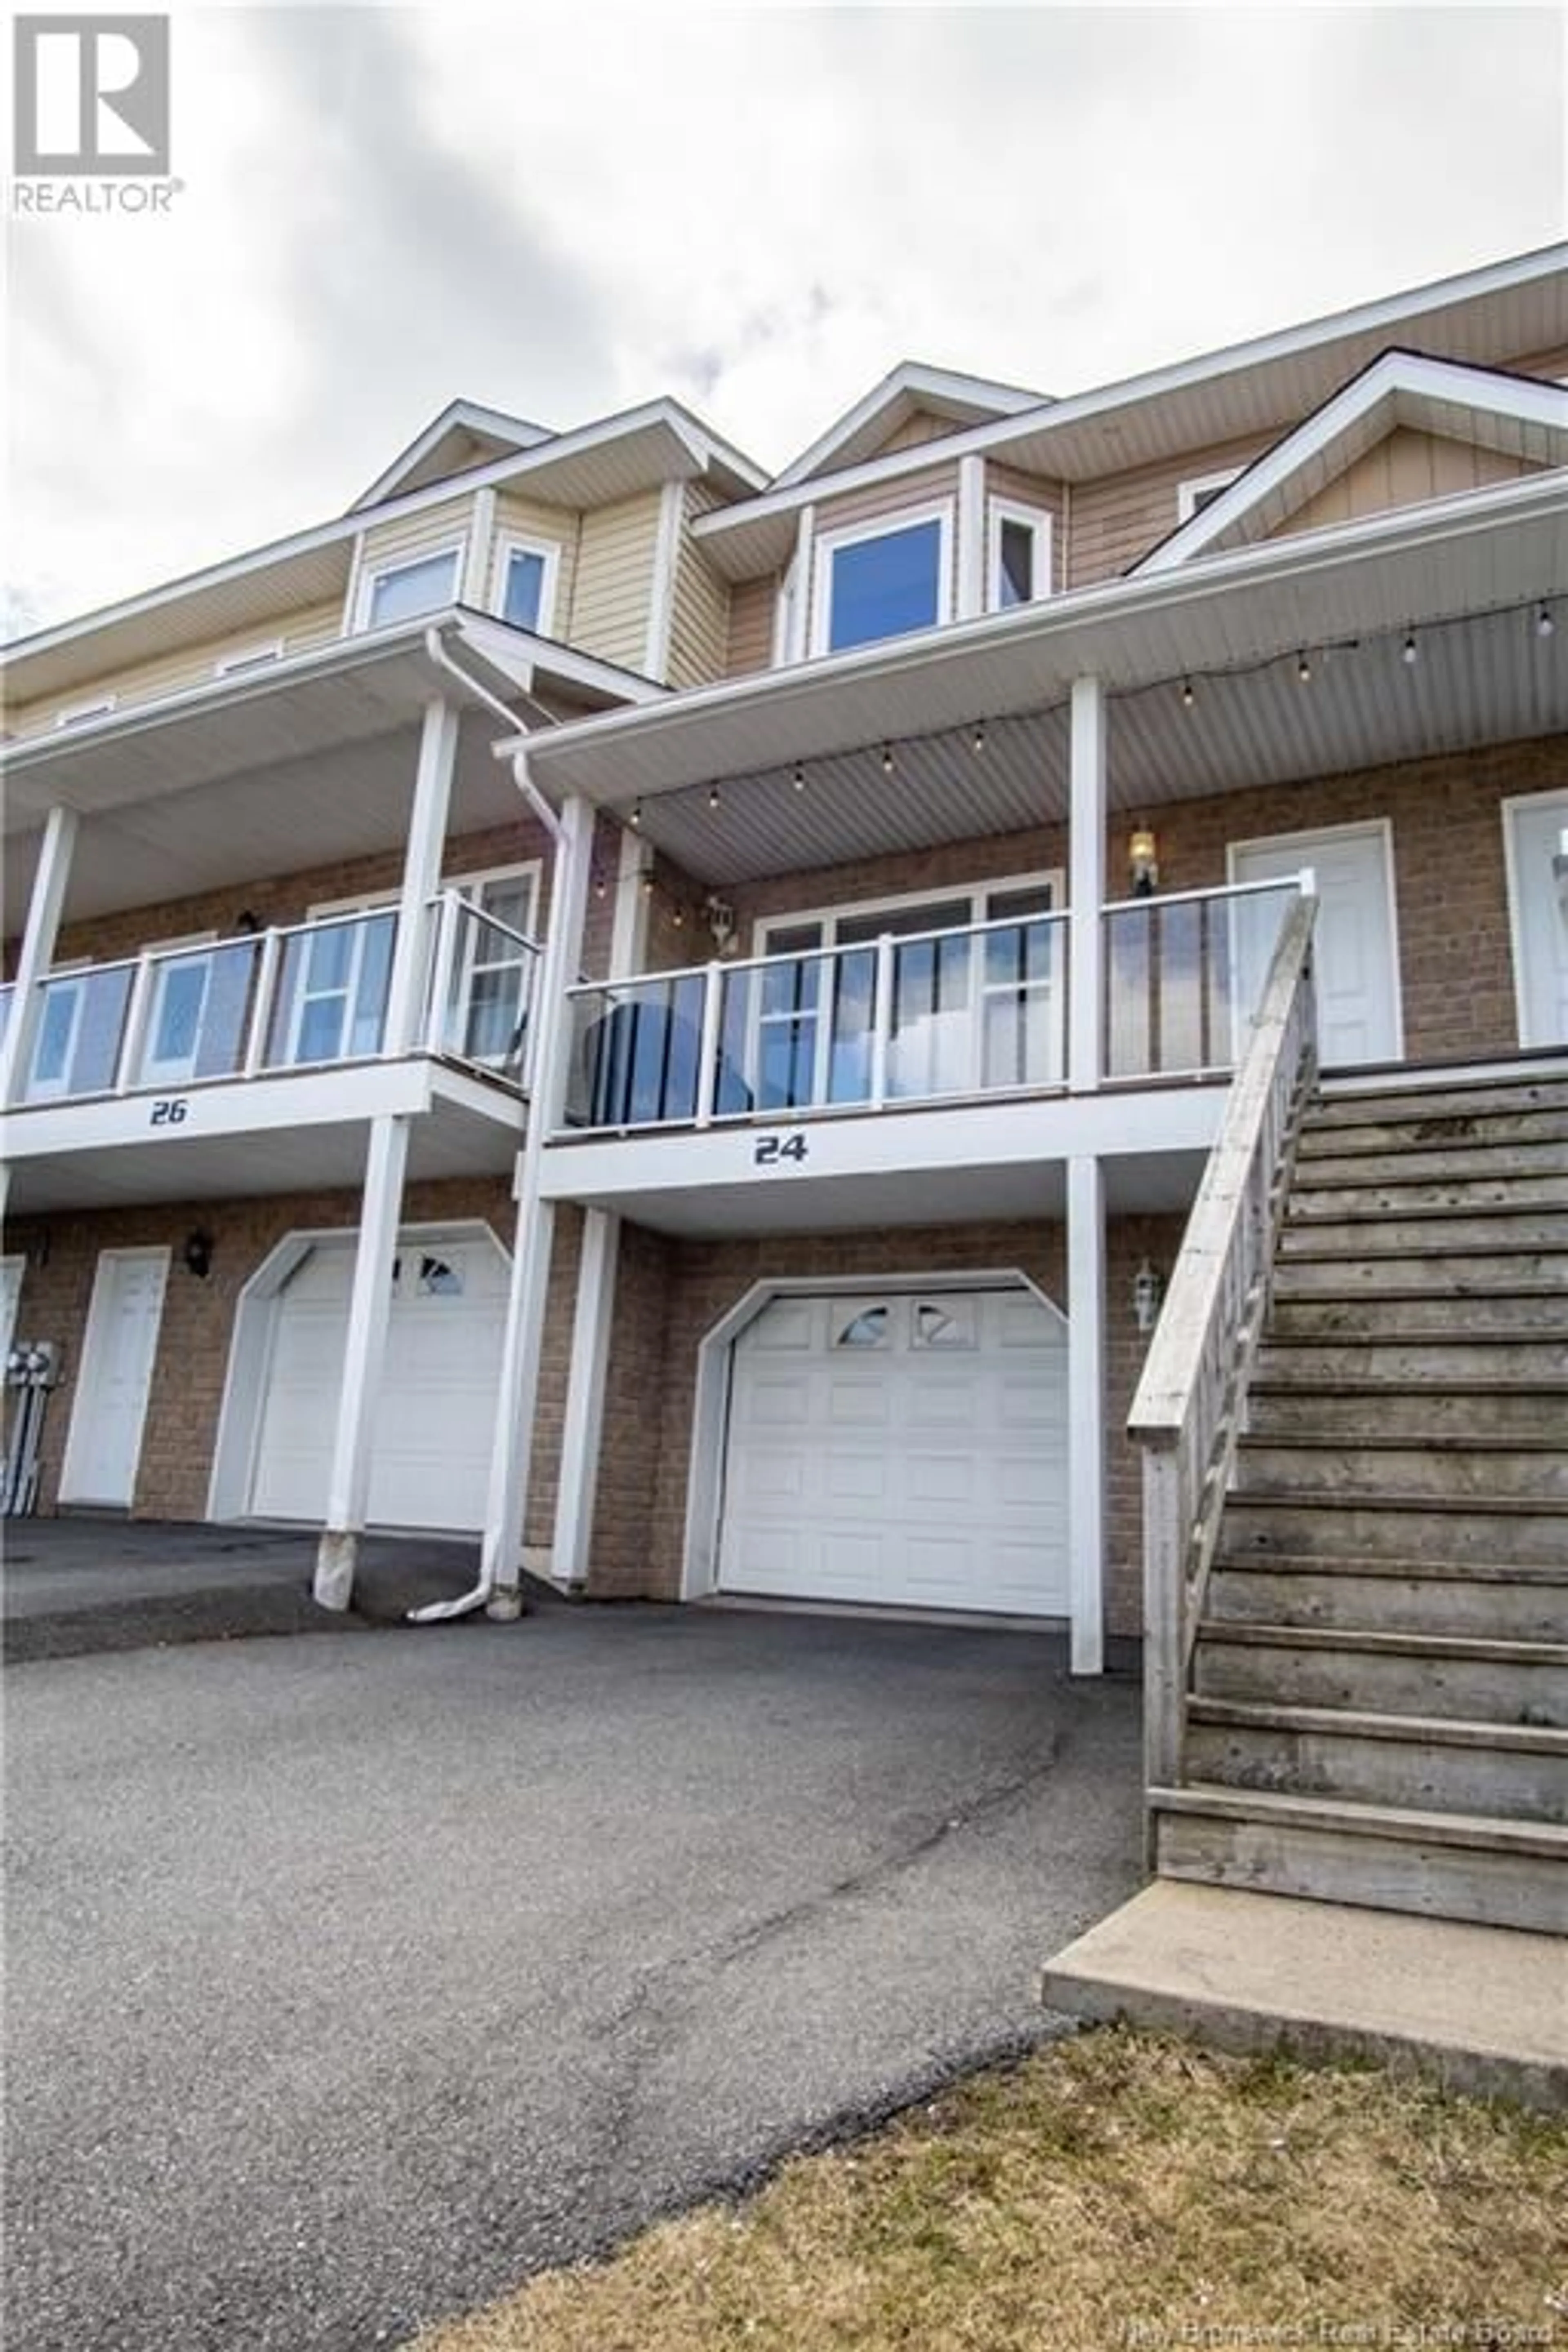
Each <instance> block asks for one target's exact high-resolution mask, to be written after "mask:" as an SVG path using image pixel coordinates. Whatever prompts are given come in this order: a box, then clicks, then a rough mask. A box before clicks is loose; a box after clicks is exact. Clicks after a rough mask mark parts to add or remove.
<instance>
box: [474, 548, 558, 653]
mask: <svg viewBox="0 0 1568 2352" xmlns="http://www.w3.org/2000/svg"><path fill="white" fill-rule="evenodd" d="M514 555H537V556H538V557H539V559H540V562H541V563H542V565H543V573H542V578H541V580H540V583H539V617H538V619H537V620H536V621H534V622H533V623H532V624H531V625H529V624H527V623H525V622H522V621H508V620H507V618H506V591H507V574H508V572H510V570H511V560H512V557H513V556H514ZM560 577H561V546H560V542H559V541H557V540H552V539H535V538H534V537H532V535H531V533H530V532H528V531H525V530H513V529H512V528H511V525H510V523H503V524H502V525H501V526H500V530H498V531H497V532H496V534H495V551H494V555H493V558H492V561H491V564H490V585H489V595H488V596H487V597H486V598H485V602H486V604H488V605H489V609H490V611H491V612H492V613H493V614H495V615H496V618H497V619H498V620H500V621H503V622H505V623H506V626H507V627H508V628H509V629H526V630H527V633H528V634H529V635H531V636H536V637H547V636H548V635H550V632H551V629H552V626H553V625H554V621H555V595H556V589H557V585H558V583H559V581H560Z"/></svg>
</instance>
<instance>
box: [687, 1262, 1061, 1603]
mask: <svg viewBox="0 0 1568 2352" xmlns="http://www.w3.org/2000/svg"><path fill="white" fill-rule="evenodd" d="M926 1290H963V1291H976V1290H989V1291H998V1290H1000V1291H1005V1290H1024V1291H1027V1292H1028V1293H1029V1294H1030V1296H1031V1297H1034V1298H1036V1299H1037V1300H1038V1301H1039V1303H1040V1305H1041V1306H1042V1307H1045V1308H1046V1309H1047V1311H1048V1312H1049V1313H1050V1314H1051V1315H1052V1316H1054V1317H1055V1318H1056V1320H1057V1321H1058V1323H1059V1324H1060V1326H1061V1328H1062V1330H1063V1332H1064V1334H1065V1333H1066V1330H1067V1327H1068V1318H1067V1317H1066V1315H1065V1314H1064V1313H1063V1312H1062V1309H1061V1308H1060V1307H1058V1304H1057V1302H1056V1300H1055V1299H1054V1298H1052V1297H1049V1296H1048V1295H1047V1293H1046V1292H1045V1291H1044V1290H1042V1289H1041V1288H1040V1286H1039V1284H1038V1283H1037V1282H1035V1281H1034V1280H1032V1279H1031V1277H1030V1276H1028V1275H1026V1273H1024V1271H1023V1270H1022V1268H1021V1267H1018V1266H1006V1267H992V1268H986V1269H983V1270H981V1271H978V1272H977V1271H975V1270H973V1269H972V1268H971V1267H968V1266H954V1267H948V1268H942V1267H929V1266H928V1267H926V1268H924V1269H922V1271H921V1272H920V1273H918V1274H880V1273H875V1274H873V1273H860V1274H846V1275H789V1276H779V1277H777V1278H776V1279H773V1280H771V1281H763V1282H757V1283H753V1284H752V1287H751V1288H750V1289H749V1290H748V1291H746V1293H745V1294H744V1296H743V1297H741V1298H740V1299H739V1300H737V1302H736V1304H735V1305H734V1306H733V1307H731V1309H730V1311H729V1313H728V1314H726V1315H723V1316H721V1318H720V1319H719V1321H718V1322H717V1323H715V1324H714V1325H713V1327H712V1328H711V1329H710V1331H709V1332H708V1333H707V1334H706V1336H705V1337H704V1338H703V1339H702V1340H701V1341H700V1345H699V1347H698V1351H697V1393H696V1399H695V1407H694V1412H693V1416H692V1432H691V1463H690V1471H689V1477H688V1481H687V1490H686V1491H687V1503H686V1537H685V1546H684V1556H683V1559H682V1563H681V1584H680V1592H681V1598H682V1600H684V1601H700V1600H702V1599H704V1598H706V1596H707V1595H708V1594H710V1593H711V1592H714V1591H717V1590H718V1585H719V1548H720V1522H721V1514H722V1510H723V1502H724V1464H725V1457H726V1452H727V1448H728V1444H729V1420H730V1365H731V1349H732V1347H733V1346H734V1343H735V1341H736V1340H737V1339H739V1338H740V1336H741V1334H742V1331H744V1330H745V1329H746V1328H748V1326H749V1325H751V1324H752V1323H754V1322H755V1320H756V1318H757V1317H758V1316H759V1315H761V1314H762V1313H763V1310H764V1309H765V1308H767V1307H771V1306H772V1305H773V1302H774V1301H775V1299H780V1298H790V1297H795V1298H800V1297H808V1298H835V1297H863V1296H865V1295H866V1294H867V1293H868V1292H870V1291H877V1292H879V1293H884V1292H885V1293H889V1294H897V1295H899V1296H907V1295H909V1294H910V1292H914V1291H926Z"/></svg>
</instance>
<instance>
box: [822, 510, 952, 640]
mask: <svg viewBox="0 0 1568 2352" xmlns="http://www.w3.org/2000/svg"><path fill="white" fill-rule="evenodd" d="M931 522H934V523H935V524H936V526H937V552H936V617H935V619H934V620H931V621H923V622H921V625H920V626H919V627H918V628H915V629H896V630H893V631H890V632H889V635H887V636H881V637H868V638H866V639H865V640H864V641H863V642H862V643H861V644H859V645H857V646H831V645H830V644H829V642H828V640H829V638H830V636H831V635H832V631H833V562H834V558H835V557H836V556H837V555H841V554H843V553H844V552H845V551H846V550H847V549H848V548H851V547H865V546H868V544H869V543H870V542H871V541H873V540H878V539H894V538H896V537H897V536H898V534H899V533H900V531H906V530H921V528H922V527H923V526H924V525H925V524H927V523H931ZM952 531H953V501H952V499H951V498H946V499H928V500H926V501H925V503H924V504H923V505H921V506H917V507H907V508H904V509H901V510H900V512H899V513H898V514H892V515H879V516H878V518H877V520H875V521H874V522H847V523H840V524H839V525H838V527H837V530H819V531H817V532H816V537H815V540H814V541H813V548H812V571H813V581H812V598H811V639H810V644H811V651H812V653H813V654H814V655H820V654H828V653H838V654H845V653H863V652H864V651H865V650H866V647H867V646H883V645H888V644H889V643H891V642H893V641H895V640H896V639H898V638H900V637H917V636H924V635H927V633H928V632H929V631H930V630H931V629H940V628H944V627H945V626H946V625H947V623H948V622H949V621H951V619H952Z"/></svg>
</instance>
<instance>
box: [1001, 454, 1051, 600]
mask: <svg viewBox="0 0 1568 2352" xmlns="http://www.w3.org/2000/svg"><path fill="white" fill-rule="evenodd" d="M985 499H986V508H985V533H986V536H985V544H986V550H987V562H989V560H990V557H989V551H990V545H991V504H990V502H991V500H992V499H1005V500H1006V501H1007V503H1008V505H1009V506H1015V507H1035V508H1037V509H1038V510H1039V512H1040V513H1041V514H1048V515H1049V516H1050V518H1051V589H1052V593H1059V592H1060V590H1061V589H1063V588H1064V587H1065V586H1066V585H1067V530H1066V526H1065V523H1064V520H1063V518H1064V516H1065V514H1066V511H1067V500H1066V498H1065V496H1064V494H1063V491H1062V486H1061V484H1060V483H1059V482H1047V481H1042V479H1041V478H1040V477H1039V475H1038V474H1020V473H1018V472H1017V471H1016V469H1015V468H1014V467H1011V466H993V465H987V467H986V468H985ZM987 584H988V585H989V583H987Z"/></svg>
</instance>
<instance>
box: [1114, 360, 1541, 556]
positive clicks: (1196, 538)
mask: <svg viewBox="0 0 1568 2352" xmlns="http://www.w3.org/2000/svg"><path fill="white" fill-rule="evenodd" d="M1428 408H1430V409H1431V410H1432V411H1434V412H1436V415H1437V416H1438V417H1441V418H1443V419H1444V420H1446V421H1445V423H1444V424H1443V425H1442V427H1441V429H1442V430H1443V431H1445V432H1446V434H1447V436H1448V437H1450V438H1452V437H1454V436H1455V425H1454V421H1453V412H1454V411H1455V410H1456V409H1463V410H1466V411H1468V412H1470V413H1472V414H1474V415H1482V416H1486V415H1490V416H1503V417H1507V418H1508V419H1509V420H1510V423H1513V424H1515V425H1520V426H1521V427H1523V428H1526V429H1529V430H1532V431H1533V432H1534V433H1536V434H1537V435H1539V436H1552V434H1560V435H1563V436H1568V393H1564V392H1563V391H1562V390H1560V389H1559V387H1558V386H1557V385H1555V384H1552V383H1541V382H1539V381H1537V380H1536V379H1535V378H1534V377H1527V376H1511V375H1505V374H1501V373H1499V372H1497V371H1496V370H1494V369H1490V368H1485V367H1475V366H1471V365H1470V364H1468V362H1462V361H1458V360H1435V359H1426V358H1424V357H1421V356H1420V355H1418V354H1417V353H1415V352H1384V354H1383V357H1382V358H1381V359H1378V360H1374V361H1373V363H1372V365H1371V366H1370V367H1367V368H1363V370H1362V372H1361V373H1360V374H1359V375H1357V376H1352V379H1351V381H1350V383H1347V384H1346V385H1344V386H1343V388H1342V390H1341V391H1339V392H1337V393H1335V394H1334V395H1333V397H1332V398H1331V399H1330V400H1326V401H1325V402H1324V403H1323V404H1322V406H1321V408H1319V409H1317V410H1315V411H1314V412H1313V414H1312V415H1310V416H1309V417H1308V418H1307V419H1306V421H1305V422H1304V423H1303V424H1301V425H1298V426H1297V427H1296V429H1295V431H1294V432H1291V433H1287V434H1286V436H1285V437H1284V439H1283V440H1281V441H1277V442H1276V443H1275V445H1274V446H1273V448H1271V449H1268V450H1266V451H1265V452H1264V454H1263V455H1262V457H1258V458H1256V459H1255V460H1254V461H1253V463H1252V464H1251V465H1250V466H1247V467H1243V468H1242V469H1241V470H1240V472H1239V473H1238V475H1237V478H1236V480H1235V481H1233V482H1232V483H1231V485H1230V487H1229V488H1228V489H1225V490H1222V491H1221V492H1220V494H1219V496H1218V498H1216V499H1211V500H1210V502H1209V504H1208V505H1207V506H1206V507H1203V508H1200V509H1199V510H1198V511H1197V512H1196V513H1195V514H1194V516H1193V517H1192V519H1191V520H1190V521H1186V522H1184V523H1182V524H1181V525H1180V527H1179V528H1178V529H1177V530H1175V531H1173V533H1172V534H1171V536H1170V537H1169V538H1168V539H1164V540H1163V541H1161V542H1160V544H1159V546H1158V547H1156V548H1153V549H1152V551H1150V553H1149V554H1147V555H1145V556H1144V557H1143V558H1142V561H1141V562H1138V563H1136V564H1134V565H1133V567H1132V576H1133V577H1135V578H1137V577H1148V576H1149V575H1151V574H1152V573H1157V572H1169V571H1172V570H1173V569H1174V568H1175V567H1176V566H1177V565H1178V564H1182V563H1185V562H1189V561H1190V559H1191V558H1192V557H1194V556H1195V555H1202V554H1203V553H1204V552H1205V551H1206V550H1208V549H1211V548H1213V547H1215V545H1216V543H1217V542H1218V541H1221V540H1222V539H1224V538H1225V536H1226V533H1227V532H1228V531H1230V530H1233V529H1234V528H1235V527H1236V526H1237V524H1239V523H1240V522H1242V521H1243V520H1245V518H1246V517H1247V515H1249V514H1254V513H1256V512H1258V510H1260V509H1267V508H1268V504H1269V501H1270V500H1271V499H1284V497H1285V495H1286V493H1287V490H1288V486H1289V483H1290V481H1291V480H1292V478H1294V477H1296V476H1298V475H1300V474H1301V473H1302V472H1303V471H1304V470H1305V469H1306V468H1307V467H1309V466H1310V465H1311V463H1312V461H1313V460H1314V459H1315V458H1318V457H1323V456H1324V455H1325V454H1326V453H1327V452H1328V451H1329V450H1330V449H1331V447H1332V446H1333V445H1334V443H1335V442H1336V441H1339V440H1341V439H1342V438H1343V437H1344V436H1348V435H1349V434H1350V433H1351V431H1352V427H1353V426H1355V425H1358V424H1360V425H1377V424H1378V423H1379V421H1380V420H1381V418H1382V417H1383V416H1384V415H1386V418H1387V422H1388V425H1389V427H1390V429H1391V430H1392V428H1393V427H1394V425H1396V424H1416V425H1419V424H1420V423H1421V422H1422V419H1423V412H1424V411H1425V410H1426V409H1428ZM1542 457H1544V458H1545V459H1546V461H1547V462H1548V463H1550V462H1551V452H1550V449H1549V448H1548V447H1547V446H1546V442H1545V440H1544V439H1543V440H1542ZM1559 462H1561V459H1559ZM1303 495H1310V492H1305V493H1304V494H1303ZM1467 495H1471V496H1473V495H1474V493H1473V492H1471V493H1468V494H1467ZM1421 503H1426V501H1422V502H1421ZM1291 511H1293V509H1290V508H1289V507H1286V508H1285V509H1284V512H1285V513H1287V514H1288V513H1289V512H1291Z"/></svg>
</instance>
